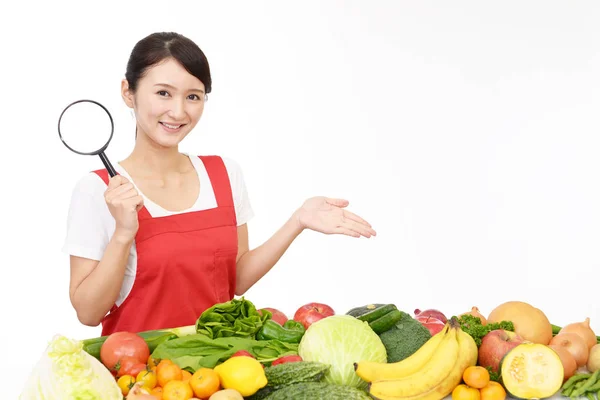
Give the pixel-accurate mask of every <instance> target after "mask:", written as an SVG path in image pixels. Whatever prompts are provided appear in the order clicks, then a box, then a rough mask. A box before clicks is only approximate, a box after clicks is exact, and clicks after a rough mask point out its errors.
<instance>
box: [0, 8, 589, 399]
mask: <svg viewBox="0 0 600 400" xmlns="http://www.w3.org/2000/svg"><path fill="white" fill-rule="evenodd" d="M15 4H17V2H13V4H12V5H8V6H3V10H2V14H3V16H4V17H5V18H8V21H6V22H3V24H2V26H1V27H0V29H1V30H2V39H3V40H2V53H1V54H2V55H1V60H2V67H1V69H2V74H1V76H2V86H1V89H2V96H1V97H0V101H1V110H2V119H3V124H2V126H3V127H2V140H3V143H2V146H1V149H2V150H1V152H2V157H1V159H0V160H1V161H0V162H1V163H2V164H1V168H2V172H3V185H2V186H3V188H2V196H1V201H2V204H1V209H2V211H3V218H2V227H3V231H4V238H3V239H2V264H1V265H2V271H3V273H2V279H0V286H1V287H0V289H1V290H0V301H1V302H2V305H3V313H2V314H3V315H2V319H1V321H2V322H1V325H2V329H1V330H0V335H1V341H0V343H1V344H2V356H3V360H4V361H3V362H2V363H0V376H3V377H5V379H3V381H4V384H3V387H4V388H3V393H4V395H3V397H5V398H7V399H8V398H16V396H17V393H18V392H19V391H20V386H21V384H22V383H23V381H24V380H25V378H26V377H27V375H28V374H29V372H30V369H31V368H32V367H33V365H34V364H35V363H36V362H37V359H38V358H39V356H40V355H41V353H42V352H43V351H44V349H45V346H46V343H47V342H48V341H49V340H50V339H51V338H52V336H53V335H54V334H56V333H61V334H64V335H68V336H70V337H74V338H82V339H83V338H88V337H94V336H97V335H99V333H100V328H99V327H98V328H90V327H84V326H82V325H81V324H80V323H79V322H78V321H77V318H76V315H75V313H74V311H73V309H72V307H71V305H70V303H69V297H68V284H69V264H68V256H67V255H65V254H62V253H61V251H60V249H61V246H62V244H63V240H64V235H65V227H66V225H65V223H66V217H67V215H66V214H67V210H68V206H69V199H70V195H71V190H72V189H73V186H74V184H75V183H76V181H77V180H78V179H79V178H80V177H81V176H82V175H84V174H86V173H87V172H88V171H90V170H92V169H96V168H101V167H102V164H101V162H100V160H99V159H98V158H97V157H84V156H79V155H76V154H73V153H71V152H69V151H68V150H67V149H66V148H65V147H64V146H63V145H62V144H61V142H60V140H59V138H58V134H57V129H56V126H57V121H58V117H59V114H60V112H61V111H62V109H63V108H64V107H65V106H66V105H67V104H69V103H70V102H72V101H74V100H78V99H80V98H92V99H95V100H97V101H100V102H101V103H103V104H104V105H105V106H107V107H108V108H109V110H110V111H111V113H112V115H113V117H114V119H115V125H116V132H115V137H114V140H113V142H112V143H111V145H110V147H109V149H108V151H107V154H108V156H109V157H110V158H111V160H113V162H117V161H118V160H120V159H122V158H124V157H126V156H127V155H128V154H129V152H130V151H131V149H132V147H133V143H134V142H133V140H134V121H133V119H132V116H131V114H130V112H129V109H128V108H126V106H125V105H124V103H123V102H122V100H121V98H120V81H121V79H122V78H123V76H124V72H125V66H126V63H127V59H128V57H129V53H130V51H131V49H132V47H133V46H134V45H135V43H136V42H137V41H138V40H140V39H141V38H143V37H144V36H146V35H147V34H150V33H152V32H155V31H169V30H174V31H177V32H179V33H182V34H184V35H186V36H188V37H190V38H191V39H193V40H194V41H196V42H197V43H198V45H199V46H200V47H201V48H202V49H203V50H204V52H205V53H206V55H207V56H208V59H209V62H210V65H211V69H212V73H213V81H214V86H213V87H214V89H213V93H212V94H211V95H210V98H209V102H208V103H207V106H206V109H205V112H204V116H203V118H202V120H201V122H200V123H199V124H198V126H197V128H196V129H195V131H194V132H193V134H192V135H191V136H190V137H189V138H187V139H186V140H185V141H184V143H183V144H182V147H181V150H182V151H187V152H191V153H194V154H221V155H224V156H228V157H231V158H233V159H235V160H236V161H238V163H239V164H240V165H241V166H242V168H243V171H244V175H245V179H246V182H247V185H248V190H249V193H250V196H251V201H252V205H253V207H254V210H255V213H256V217H255V218H254V219H253V220H252V221H251V223H250V224H249V231H250V244H251V246H252V247H255V246H258V245H259V244H261V243H262V242H263V241H265V240H266V239H267V238H268V237H269V236H270V235H272V234H273V233H274V232H275V231H276V230H277V229H278V228H279V227H280V226H281V224H283V223H284V222H285V220H286V219H287V218H288V217H289V216H290V215H291V213H292V212H293V211H294V210H295V209H296V208H297V207H299V206H300V205H301V204H302V202H303V201H304V200H305V199H306V198H308V197H310V196H314V195H327V196H337V197H342V198H347V199H348V200H350V202H351V204H350V209H351V210H352V211H354V212H356V213H358V214H359V215H361V216H363V217H364V218H366V219H367V220H368V221H370V222H371V223H372V224H373V226H374V228H375V229H376V230H377V232H378V236H377V237H376V238H372V239H369V240H367V239H360V240H358V239H353V238H348V237H341V236H329V237H328V236H324V235H321V234H317V233H314V232H305V233H304V234H302V235H301V237H300V238H298V240H297V241H296V242H295V243H294V244H293V245H292V246H291V248H290V249H289V251H288V252H287V253H286V254H285V256H284V257H283V258H282V260H281V261H280V263H279V264H278V265H277V266H276V267H275V268H274V269H273V270H272V272H271V273H269V274H268V275H267V276H266V277H265V278H264V279H263V280H261V281H260V282H259V283H257V284H256V285H255V286H254V287H253V288H252V289H251V290H250V291H249V292H248V293H247V294H246V298H247V299H249V300H251V301H253V302H254V303H255V304H256V305H257V307H268V306H270V307H277V308H280V309H281V310H283V311H284V312H286V313H287V314H288V316H293V313H294V311H295V310H296V309H297V308H298V307H299V306H301V305H303V304H305V303H308V302H312V301H317V302H323V303H327V304H329V305H331V306H332V307H333V308H334V309H335V310H336V311H337V312H338V313H345V312H346V311H347V310H348V309H350V308H352V307H354V306H359V305H364V304H367V303H372V302H393V303H395V304H396V305H397V306H398V307H399V308H400V309H403V310H405V311H408V312H412V311H413V310H414V309H415V308H417V307H418V308H421V309H424V308H430V307H433V308H439V309H441V310H442V311H444V312H446V313H447V314H449V315H451V314H457V313H461V312H464V311H467V310H469V309H470V308H471V307H472V306H478V307H479V308H480V309H481V310H482V311H483V312H484V314H485V315H487V314H488V313H489V312H490V311H491V310H492V309H493V308H494V307H495V306H497V305H498V304H500V303H502V302H504V301H508V300H522V301H526V302H529V303H531V304H533V305H535V306H537V307H539V308H541V309H542V310H543V311H544V312H546V314H547V315H548V317H549V318H550V319H551V321H552V322H553V323H556V324H559V325H564V324H566V323H569V322H574V321H580V320H583V319H585V318H586V317H590V318H591V321H592V327H593V328H594V329H595V330H596V331H597V332H598V333H597V334H600V307H599V305H598V304H599V301H598V290H597V288H598V277H599V275H600V274H599V273H598V271H599V268H600V254H599V251H598V249H599V248H600V246H599V245H600V157H599V156H598V154H600V135H599V134H598V133H599V131H600V118H599V116H600V24H599V23H598V21H600V6H599V5H598V3H596V2H592V1H589V2H583V1H578V2H552V1H543V2H542V1H539V2H533V1H525V2H524V1H519V2H501V3H495V4H493V3H492V2H480V1H471V2H466V1H464V2H437V3H435V2H429V1H419V2H417V1H415V2H407V1H405V2H395V1H377V2H367V1H328V2H316V1H302V2H296V3H291V2H276V1H271V2H259V1H252V2H233V3H232V2H216V1H215V2H202V1H190V2H174V1H171V2H148V1H144V2H141V1H138V2H115V3H111V2H107V1H102V2H93V3H89V2H73V3H71V4H68V3H66V2H57V1H52V2H39V3H38V4H32V3H25V4H23V5H19V6H17V5H15ZM90 124H93V121H90ZM7 382H10V383H7Z"/></svg>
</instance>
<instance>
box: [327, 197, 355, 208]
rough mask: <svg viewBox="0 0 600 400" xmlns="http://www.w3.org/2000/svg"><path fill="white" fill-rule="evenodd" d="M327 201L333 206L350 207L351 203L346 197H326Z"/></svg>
mask: <svg viewBox="0 0 600 400" xmlns="http://www.w3.org/2000/svg"><path fill="white" fill-rule="evenodd" d="M325 201H326V202H327V203H329V204H331V205H332V206H336V207H341V208H344V207H348V204H350V202H349V201H348V200H344V199H332V198H329V197H326V198H325Z"/></svg>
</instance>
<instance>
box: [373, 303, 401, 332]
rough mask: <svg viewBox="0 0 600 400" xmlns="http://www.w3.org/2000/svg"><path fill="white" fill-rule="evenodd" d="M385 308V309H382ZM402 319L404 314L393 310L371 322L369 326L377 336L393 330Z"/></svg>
mask: <svg viewBox="0 0 600 400" xmlns="http://www.w3.org/2000/svg"><path fill="white" fill-rule="evenodd" d="M382 308H383V307H382ZM401 319H402V313H401V312H400V311H399V310H397V309H396V310H392V311H390V312H388V313H387V314H385V315H383V316H381V317H379V318H377V319H376V320H375V321H373V322H369V326H370V327H371V329H373V331H374V332H375V333H376V334H378V335H379V334H380V333H383V332H386V331H389V330H390V329H392V327H393V326H394V325H396V323H398V322H399V321H400V320H401Z"/></svg>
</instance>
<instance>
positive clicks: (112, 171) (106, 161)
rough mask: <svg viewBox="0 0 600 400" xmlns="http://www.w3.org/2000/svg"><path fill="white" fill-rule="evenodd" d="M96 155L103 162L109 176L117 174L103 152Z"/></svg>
mask: <svg viewBox="0 0 600 400" xmlns="http://www.w3.org/2000/svg"><path fill="white" fill-rule="evenodd" d="M98 155H99V156H100V159H101V160H102V162H103V163H104V166H105V167H106V170H107V171H108V174H109V175H110V177H111V178H112V177H113V176H115V175H117V172H116V171H115V169H114V168H113V166H112V164H111V163H110V161H108V157H106V154H104V152H101V153H100V154H98Z"/></svg>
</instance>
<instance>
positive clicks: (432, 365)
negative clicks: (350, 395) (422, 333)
mask: <svg viewBox="0 0 600 400" xmlns="http://www.w3.org/2000/svg"><path fill="white" fill-rule="evenodd" d="M457 331H458V329H457V328H456V327H453V326H451V327H450V330H449V331H448V333H447V334H446V335H445V336H444V338H443V339H442V342H441V343H440V345H439V346H438V348H437V350H436V351H435V353H434V354H433V356H432V357H431V359H429V361H428V362H427V363H426V364H425V365H424V366H423V367H422V368H421V369H419V370H418V371H416V372H415V373H413V374H411V375H408V376H405V377H403V378H400V379H387V380H379V381H375V382H371V384H370V386H369V393H370V394H371V395H372V396H374V397H376V398H379V399H386V398H389V397H394V396H396V397H407V396H415V395H419V394H420V393H425V392H427V391H428V390H430V389H431V388H433V387H435V386H437V385H439V384H440V383H441V382H442V381H443V379H444V378H445V377H446V376H447V375H448V374H449V373H450V372H451V371H452V369H453V368H454V367H455V364H456V360H457V359H458V357H459V344H458V340H457V336H456V335H457Z"/></svg>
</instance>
